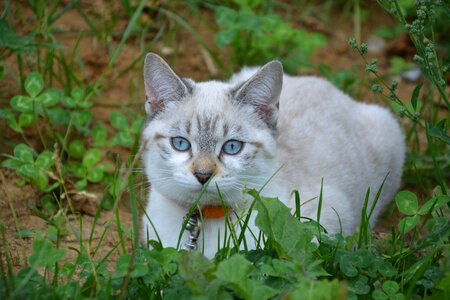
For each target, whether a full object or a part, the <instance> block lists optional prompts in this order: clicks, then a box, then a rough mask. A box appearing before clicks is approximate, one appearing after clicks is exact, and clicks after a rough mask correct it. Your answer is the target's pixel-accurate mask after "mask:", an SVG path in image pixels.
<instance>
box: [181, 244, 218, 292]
mask: <svg viewBox="0 0 450 300" xmlns="http://www.w3.org/2000/svg"><path fill="white" fill-rule="evenodd" d="M214 269H215V265H214V263H213V262H212V261H211V260H209V259H207V258H205V257H204V256H202V255H201V254H200V252H199V251H195V252H182V253H181V254H180V258H179V261H178V273H179V275H180V276H181V277H182V278H183V279H184V281H185V282H186V285H187V286H188V287H189V290H190V291H191V293H192V294H194V295H201V294H206V292H207V287H208V284H209V282H208V278H207V276H208V273H209V272H211V271H212V270H214ZM192 274H196V276H195V277H194V276H192Z"/></svg>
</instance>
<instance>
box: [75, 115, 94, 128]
mask: <svg viewBox="0 0 450 300" xmlns="http://www.w3.org/2000/svg"><path fill="white" fill-rule="evenodd" d="M71 115H72V122H73V124H74V125H75V126H76V127H77V128H78V129H79V128H81V127H83V126H85V125H86V124H87V123H89V122H90V121H91V120H92V112H90V111H74V112H72V114H71Z"/></svg>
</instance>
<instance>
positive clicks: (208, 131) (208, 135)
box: [195, 115, 220, 153]
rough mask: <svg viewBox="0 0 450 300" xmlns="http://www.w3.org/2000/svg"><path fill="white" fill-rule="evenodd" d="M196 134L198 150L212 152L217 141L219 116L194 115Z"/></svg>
mask: <svg viewBox="0 0 450 300" xmlns="http://www.w3.org/2000/svg"><path fill="white" fill-rule="evenodd" d="M195 120H196V125H197V134H198V147H199V151H200V152H205V153H214V150H215V147H216V143H217V135H218V134H219V132H217V129H218V127H217V124H218V123H219V120H220V116H219V115H215V116H200V115H196V117H195Z"/></svg>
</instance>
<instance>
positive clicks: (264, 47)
mask: <svg viewBox="0 0 450 300" xmlns="http://www.w3.org/2000/svg"><path fill="white" fill-rule="evenodd" d="M236 4H237V5H238V7H239V8H238V9H232V8H229V7H224V6H218V7H217V8H216V9H215V12H216V22H217V24H218V25H219V27H220V28H221V29H222V31H219V32H218V33H217V34H216V36H215V41H216V44H217V45H218V46H219V47H221V48H223V47H226V46H231V50H232V60H233V62H234V63H235V64H236V65H237V66H243V65H261V64H263V63H265V62H267V61H268V60H271V59H274V58H278V59H280V60H281V61H282V62H283V65H284V67H285V69H286V71H287V72H288V73H293V72H296V71H298V69H299V68H301V69H302V70H307V69H308V68H310V67H311V64H310V62H309V60H308V58H309V56H310V55H311V54H312V53H313V52H314V50H316V49H317V48H319V47H323V46H325V44H326V39H325V37H324V36H323V35H322V34H319V33H308V32H306V31H304V30H302V29H294V28H292V26H291V25H290V24H289V23H286V22H284V21H283V20H282V19H281V17H280V16H278V15H276V14H274V13H267V12H261V11H259V12H258V8H259V7H260V5H261V3H260V2H259V1H236Z"/></svg>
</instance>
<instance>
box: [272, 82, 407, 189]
mask: <svg viewBox="0 0 450 300" xmlns="http://www.w3.org/2000/svg"><path fill="white" fill-rule="evenodd" d="M279 105H280V106H279V108H280V111H279V117H278V140H277V144H278V154H277V156H278V162H279V164H285V167H284V168H283V169H284V171H283V172H282V173H283V174H284V176H283V175H282V177H283V179H282V180H286V181H291V182H292V184H293V185H296V184H298V183H299V182H310V183H311V185H317V184H318V183H319V182H320V180H321V178H324V180H325V181H327V182H328V183H329V184H332V185H337V186H345V188H344V189H346V190H348V191H355V190H359V189H361V188H363V189H364V190H365V189H366V188H367V187H368V186H372V188H375V187H378V185H379V183H380V182H381V181H382V179H383V177H384V176H385V175H386V174H387V173H388V172H391V176H392V177H393V178H396V179H395V181H396V182H395V183H394V184H393V186H392V190H393V189H395V188H397V187H398V184H399V181H398V180H399V178H400V177H401V169H402V165H403V160H404V158H403V156H404V151H405V149H404V142H403V134H402V132H401V130H400V127H399V125H398V123H397V121H396V120H395V118H394V117H393V115H392V114H391V113H390V112H389V111H388V110H387V109H386V108H383V107H381V106H378V105H373V104H365V103H362V102H359V101H356V100H353V99H352V98H350V97H349V96H348V95H346V94H345V93H343V92H342V91H340V90H339V89H337V88H336V87H335V86H333V85H332V84H331V83H330V82H328V81H327V80H325V79H321V78H318V77H314V76H301V77H294V76H286V75H285V76H284V77H283V89H282V92H281V96H280V104H279ZM368 170H370V172H368ZM397 178H398V179H397ZM389 185H390V184H389ZM361 192H362V191H361Z"/></svg>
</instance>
